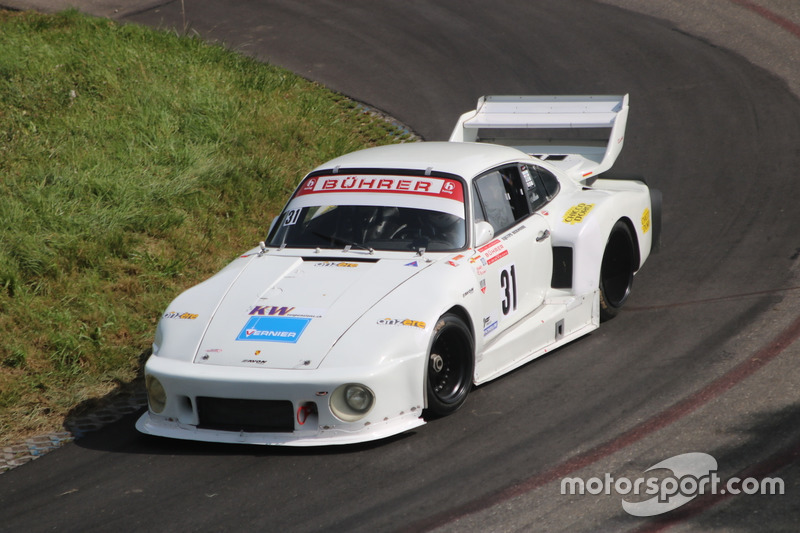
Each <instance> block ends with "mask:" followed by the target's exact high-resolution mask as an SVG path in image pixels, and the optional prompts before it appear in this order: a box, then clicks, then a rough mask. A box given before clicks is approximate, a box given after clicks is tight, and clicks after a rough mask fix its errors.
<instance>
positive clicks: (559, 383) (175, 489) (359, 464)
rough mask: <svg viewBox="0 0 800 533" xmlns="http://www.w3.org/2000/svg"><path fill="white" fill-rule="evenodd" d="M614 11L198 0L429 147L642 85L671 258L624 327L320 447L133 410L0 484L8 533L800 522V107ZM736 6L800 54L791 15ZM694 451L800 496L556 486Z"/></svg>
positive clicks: (650, 272)
mask: <svg viewBox="0 0 800 533" xmlns="http://www.w3.org/2000/svg"><path fill="white" fill-rule="evenodd" d="M614 3H617V4H631V2H626V1H618V2H612V1H609V2H595V1H589V0H574V1H571V2H563V1H559V0H538V1H530V0H509V1H504V2H501V3H491V2H485V1H477V0H437V1H428V0H409V1H403V2H374V1H369V0H347V1H346V2H341V1H334V0H309V1H303V2H297V1H292V0H272V1H262V2H252V1H244V0H228V1H224V2H223V1H221V0H214V1H210V0H209V1H207V2H204V3H203V5H202V6H195V5H193V3H189V2H186V13H185V18H186V20H187V21H188V24H187V25H189V26H190V28H191V29H192V30H193V31H197V32H198V33H199V34H200V35H201V36H202V37H204V38H207V39H212V40H220V41H223V42H225V43H226V44H227V45H229V46H231V47H233V48H235V49H237V50H240V51H242V52H243V53H247V54H250V55H252V56H254V57H257V58H259V59H262V60H266V61H270V62H274V63H276V64H279V65H282V66H284V67H286V68H289V69H291V70H293V71H294V72H296V73H298V74H300V75H302V76H304V77H307V78H309V79H313V80H316V81H319V82H321V83H324V84H325V85H327V86H329V87H331V88H332V89H334V90H336V91H339V92H342V93H344V94H346V95H348V96H350V97H352V98H354V99H356V100H359V101H361V102H364V103H366V104H367V105H369V106H372V107H374V108H376V109H379V110H381V111H384V112H386V113H388V114H390V115H391V116H393V117H395V118H396V119H397V120H399V121H400V122H402V123H404V124H406V125H408V126H409V127H410V128H411V129H412V130H413V131H415V132H417V133H418V134H420V135H421V136H422V137H424V138H425V139H427V140H441V139H446V138H447V137H448V136H449V133H450V130H451V128H452V127H453V125H454V123H455V120H456V118H457V117H458V116H459V114H460V113H462V112H464V111H466V110H469V109H473V108H474V105H475V102H476V100H477V98H478V97H479V96H481V95H484V94H621V93H630V108H631V110H630V118H629V121H628V130H627V136H626V139H625V147H624V149H623V151H622V157H621V158H620V160H619V162H618V164H617V166H616V167H615V168H616V169H618V170H620V171H626V172H635V173H639V174H642V175H644V176H645V177H646V179H647V181H648V183H649V184H650V185H651V186H652V187H655V188H658V189H660V190H661V191H662V192H663V196H664V217H663V227H664V231H663V236H662V250H661V253H660V254H658V255H655V256H653V257H651V258H650V260H649V261H648V263H647V264H646V265H645V268H644V269H643V270H642V272H641V273H640V275H638V276H637V278H636V282H635V284H634V292H633V295H632V297H631V299H630V300H629V305H628V308H626V309H625V311H624V312H623V313H622V314H621V315H620V316H619V317H618V318H617V319H615V320H613V321H612V322H609V323H606V324H604V325H603V326H602V327H601V328H600V329H599V330H598V331H597V332H595V333H593V334H592V335H590V336H588V337H585V338H583V339H581V340H578V341H576V342H574V343H572V344H570V345H568V346H566V347H564V348H562V349H559V350H557V351H556V352H554V353H553V354H551V355H549V356H547V357H545V358H542V359H539V360H537V361H535V362H534V363H532V364H529V365H527V366H525V367H523V368H521V369H519V370H518V371H516V372H514V373H512V374H510V375H508V376H505V377H503V378H501V379H499V380H496V381H494V382H492V383H490V384H488V385H485V386H482V387H480V388H478V389H476V390H474V391H473V392H472V394H471V395H470V397H469V399H468V400H467V403H466V405H465V406H464V408H463V409H462V410H461V411H459V412H458V413H456V414H455V415H453V416H450V417H448V418H445V419H442V420H438V421H434V422H432V423H429V424H427V425H425V426H423V427H421V428H419V429H418V430H416V431H414V432H412V433H409V434H405V435H402V436H399V437H396V438H394V439H390V440H388V441H383V442H379V443H373V444H369V445H361V446H351V447H345V448H330V449H309V450H293V449H279V448H261V447H243V446H221V445H209V444H202V443H189V442H178V441H168V440H161V439H156V438H146V437H144V436H142V435H139V434H137V433H136V431H135V430H134V428H133V422H134V420H135V417H133V416H131V417H127V418H124V419H123V420H121V421H119V422H117V423H115V424H113V425H112V426H109V427H107V428H106V429H104V430H101V431H98V432H95V433H91V434H89V435H87V436H86V437H84V438H82V439H79V440H78V441H76V442H75V443H72V444H70V445H67V446H65V447H64V448H62V449H60V450H58V451H56V452H53V453H50V454H48V455H47V456H45V457H43V458H41V459H38V460H37V461H34V462H32V463H29V464H26V465H24V466H22V467H20V468H17V469H15V470H12V471H10V472H8V473H6V474H3V475H2V476H0V516H1V517H2V518H0V531H44V530H50V529H55V530H62V531H63V530H68V531H108V530H115V531H141V530H154V531H161V530H167V529H169V530H171V531H172V530H176V531H211V530H214V531H221V530H251V531H365V532H366V531H397V530H400V531H419V530H431V529H438V530H442V531H487V530H493V531H534V530H549V531H560V530H569V531H594V530H636V531H655V530H663V529H666V528H672V529H673V530H675V531H681V530H707V529H712V528H727V529H729V530H735V529H741V530H753V529H762V530H781V529H782V530H797V529H800V522H799V521H800V513H798V510H797V504H796V502H797V496H798V491H800V485H799V483H800V471H799V470H798V462H797V458H798V453H800V429H798V428H800V403H798V402H800V387H798V383H800V379H798V378H800V371H798V368H797V367H798V365H797V361H798V354H799V353H800V349H798V343H795V341H796V340H797V338H798V337H800V320H798V316H800V313H798V310H800V303H799V302H800V281H799V280H798V276H797V274H798V268H800V267H799V264H800V237H798V235H799V233H798V229H797V228H798V224H800V213H799V212H798V208H797V205H798V199H799V198H800V194H798V184H797V180H798V175H797V169H798V168H800V149H799V148H798V139H800V102H798V99H797V97H796V96H795V95H794V94H793V92H792V89H791V86H790V85H791V83H790V82H787V81H786V80H783V79H781V78H779V77H778V76H777V75H776V74H774V73H772V72H770V71H768V70H766V69H765V68H762V67H761V66H756V65H754V64H752V63H751V62H749V61H748V60H746V59H745V58H744V57H742V56H741V55H739V54H736V53H734V52H732V51H730V50H729V49H727V48H725V47H723V46H721V45H720V44H718V43H717V42H715V41H714V39H713V38H712V37H708V36H703V35H699V33H700V30H697V32H696V33H692V32H693V31H695V30H694V29H692V30H691V31H690V30H687V28H686V27H678V26H676V25H674V24H673V23H671V22H668V21H666V20H664V19H660V18H654V17H650V16H648V15H647V14H643V13H637V12H634V11H629V10H625V9H622V8H620V7H618V6H616V5H612V4H614ZM775 3H776V4H780V5H783V4H784V3H782V2H775ZM497 4H500V5H497ZM666 4H670V2H667V3H665V4H664V5H666ZM672 4H674V2H672ZM717 4H718V5H719V4H725V5H727V6H728V7H727V8H725V9H726V13H727V16H729V17H730V18H729V19H728V18H726V19H725V20H724V22H725V23H727V24H731V25H735V24H744V25H746V26H747V25H748V24H749V22H748V21H755V22H753V24H756V23H758V24H761V25H764V26H765V27H766V28H767V29H769V28H772V30H771V31H772V32H773V33H774V34H775V38H776V39H781V40H783V39H786V40H787V41H786V42H789V43H794V48H793V49H787V50H786V54H787V55H791V54H795V57H796V54H797V53H798V50H800V37H793V36H792V34H791V30H790V28H791V26H781V25H780V24H778V23H777V22H776V21H775V20H770V19H769V17H768V16H766V15H765V14H764V13H760V14H759V13H758V12H757V10H754V9H751V7H752V5H751V6H750V7H748V6H747V5H746V4H752V3H750V2H741V1H731V2H718V3H717ZM698 5H703V6H706V7H707V6H708V3H707V2H699V3H698ZM762 5H763V3H762ZM628 7H630V6H628ZM768 13H772V14H780V13H781V12H780V11H779V10H773V11H769V12H768ZM654 14H656V15H658V13H654ZM786 16H787V17H788V18H785V19H780V20H785V21H790V20H791V17H789V16H788V14H787V15H786ZM742 17H744V18H742ZM124 20H125V21H127V22H132V23H142V24H148V25H153V26H163V27H173V26H177V27H182V26H183V20H184V14H182V13H181V2H171V3H167V4H165V5H163V6H160V7H157V8H152V9H148V10H145V11H143V12H141V13H138V14H131V15H128V16H126V17H125V18H124ZM742 21H744V22H742ZM748 27H749V26H748ZM766 67H767V68H769V65H766ZM299 178H300V176H298V179H299ZM687 452H703V453H707V454H710V455H712V456H714V457H715V458H716V460H717V461H718V463H719V475H720V476H721V477H723V478H729V477H731V476H736V475H739V476H741V477H745V476H753V477H758V476H764V475H770V476H779V477H781V478H782V479H783V480H784V482H785V489H786V495H784V496H756V495H753V496H750V495H740V496H737V497H730V495H726V496H725V497H716V498H714V497H710V498H698V499H697V500H696V501H695V502H692V504H689V505H687V506H686V507H684V508H681V509H680V510H676V511H673V512H671V513H667V514H664V515H661V516H659V517H652V518H640V517H635V516H631V515H629V514H627V513H626V512H625V511H624V510H623V509H622V507H621V505H620V499H621V497H620V496H619V495H615V494H610V495H606V494H602V495H583V496H578V495H574V496H570V495H562V494H561V493H560V481H561V480H562V479H563V478H564V477H567V476H583V477H584V478H585V479H588V478H590V477H599V478H602V477H603V476H604V474H606V473H609V474H611V475H613V476H614V477H619V476H628V477H630V478H635V477H636V476H640V475H642V473H643V472H644V471H645V470H646V469H647V468H649V467H650V466H652V465H654V464H656V463H658V462H659V461H662V460H664V459H667V458H669V457H672V456H675V455H678V454H682V453H687Z"/></svg>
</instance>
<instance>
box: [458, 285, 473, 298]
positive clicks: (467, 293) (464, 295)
mask: <svg viewBox="0 0 800 533" xmlns="http://www.w3.org/2000/svg"><path fill="white" fill-rule="evenodd" d="M474 292H475V287H470V289H469V290H468V291H466V292H465V293H464V294H462V295H461V297H462V298H466V297H467V296H469V295H470V294H473V293H474Z"/></svg>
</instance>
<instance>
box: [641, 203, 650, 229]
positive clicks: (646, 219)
mask: <svg viewBox="0 0 800 533" xmlns="http://www.w3.org/2000/svg"><path fill="white" fill-rule="evenodd" d="M648 230H650V209H648V208H645V210H644V213H642V233H647V232H648Z"/></svg>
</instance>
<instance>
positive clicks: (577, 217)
mask: <svg viewBox="0 0 800 533" xmlns="http://www.w3.org/2000/svg"><path fill="white" fill-rule="evenodd" d="M592 208H594V204H584V203H580V204H578V205H573V206H572V207H570V208H569V209H568V210H567V212H566V213H564V219H563V220H564V223H565V224H570V225H573V224H580V223H581V222H583V219H584V218H586V215H588V214H589V211H591V210H592Z"/></svg>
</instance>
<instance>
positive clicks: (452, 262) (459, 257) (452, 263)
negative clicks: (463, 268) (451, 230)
mask: <svg viewBox="0 0 800 533" xmlns="http://www.w3.org/2000/svg"><path fill="white" fill-rule="evenodd" d="M462 259H464V254H458V255H457V256H455V257H453V258H451V259H450V261H448V262H447V264H448V265H450V266H454V267H457V266H458V265H459V263H458V261H460V260H462Z"/></svg>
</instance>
